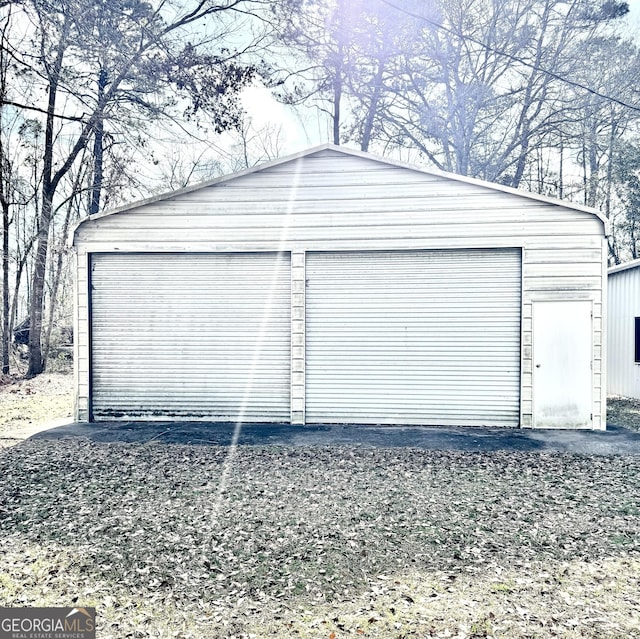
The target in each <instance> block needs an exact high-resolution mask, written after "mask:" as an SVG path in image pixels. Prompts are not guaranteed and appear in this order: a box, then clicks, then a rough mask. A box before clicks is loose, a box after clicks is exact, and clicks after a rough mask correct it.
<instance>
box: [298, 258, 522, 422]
mask: <svg viewBox="0 0 640 639" xmlns="http://www.w3.org/2000/svg"><path fill="white" fill-rule="evenodd" d="M306 269H307V271H306V277H307V293H306V309H307V310H306V314H307V325H306V346H307V350H306V415H307V422H308V423H323V422H326V423H349V422H353V423H364V424H378V423H379V424H426V425H471V426H472V425H505V426H517V425H518V423H519V412H520V316H521V301H520V300H521V254H520V250H519V249H508V250H437V251H436V250H434V251H390V252H376V251H371V252H344V253H343V252H340V253H320V252H317V253H308V254H307V265H306Z"/></svg>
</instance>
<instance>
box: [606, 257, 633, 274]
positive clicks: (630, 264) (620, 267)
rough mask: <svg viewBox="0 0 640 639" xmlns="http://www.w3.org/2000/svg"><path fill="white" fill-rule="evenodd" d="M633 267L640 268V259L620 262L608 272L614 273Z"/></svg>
mask: <svg viewBox="0 0 640 639" xmlns="http://www.w3.org/2000/svg"><path fill="white" fill-rule="evenodd" d="M632 268H640V260H632V261H631V262H626V263H625V264H618V266H612V267H611V268H610V269H609V270H608V271H607V273H608V274H609V275H613V274H614V273H620V272H622V271H628V270H630V269H632Z"/></svg>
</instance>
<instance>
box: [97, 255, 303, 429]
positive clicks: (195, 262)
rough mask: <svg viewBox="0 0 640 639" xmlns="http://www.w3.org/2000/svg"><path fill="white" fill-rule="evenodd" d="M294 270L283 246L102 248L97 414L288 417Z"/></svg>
mask: <svg viewBox="0 0 640 639" xmlns="http://www.w3.org/2000/svg"><path fill="white" fill-rule="evenodd" d="M290 277H291V276H290V256H289V255H285V256H281V255H277V254H275V253H274V254H271V253H269V254H258V253H253V254H248V253H247V254H237V253H236V254H124V255H119V254H118V255H114V254H98V255H94V256H93V257H92V260H91V388H92V392H91V410H92V416H93V419H95V420H104V419H127V418H144V419H153V418H155V419H171V418H182V419H216V420H225V421H226V420H229V421H236V420H243V421H281V420H287V421H288V420H289V416H290V414H289V397H290V390H289V389H290V384H289V382H290V368H291V367H290V352H291V345H290V295H291V285H290V281H291V280H290Z"/></svg>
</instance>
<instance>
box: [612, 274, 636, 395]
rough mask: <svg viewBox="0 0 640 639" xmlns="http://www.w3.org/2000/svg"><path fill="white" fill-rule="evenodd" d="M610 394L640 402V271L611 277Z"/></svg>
mask: <svg viewBox="0 0 640 639" xmlns="http://www.w3.org/2000/svg"><path fill="white" fill-rule="evenodd" d="M608 310H609V316H608V319H607V322H608V340H609V343H608V366H607V376H608V382H607V384H608V389H607V390H608V392H609V393H611V394H612V395H622V396H625V397H634V398H636V399H640V364H636V363H635V358H634V355H635V318H636V317H640V268H632V269H629V270H627V271H620V272H618V273H612V274H610V275H609V299H608Z"/></svg>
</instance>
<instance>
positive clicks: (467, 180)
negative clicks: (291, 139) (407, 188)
mask: <svg viewBox="0 0 640 639" xmlns="http://www.w3.org/2000/svg"><path fill="white" fill-rule="evenodd" d="M326 150H330V151H334V152H337V153H342V154H344V155H351V156H354V157H359V158H364V159H368V160H373V161H375V162H380V163H383V164H387V165H389V166H394V167H398V168H403V169H407V170H410V171H416V172H418V173H424V174H426V175H431V176H437V177H441V178H443V179H447V180H453V181H456V182H461V183H464V184H471V185H475V186H479V187H483V188H486V189H491V190H494V191H500V192H503V193H509V194H512V195H517V196H519V197H522V198H526V199H530V200H536V201H538V202H544V203H546V204H552V205H555V206H559V207H562V208H565V209H571V210H574V211H581V212H583V213H588V214H590V215H593V216H595V217H597V218H598V219H599V220H600V221H601V222H602V224H603V225H604V230H605V235H608V227H609V223H608V220H607V218H606V217H605V216H604V215H603V214H602V213H601V212H600V211H599V210H597V209H595V208H592V207H588V206H583V205H581V204H576V203H574V202H568V201H566V200H559V199H557V198H551V197H547V196H545V195H538V194H537V193H531V192H529V191H522V190H520V189H514V188H512V187H509V186H504V185H502V184H495V183H493V182H487V181H485V180H478V179H476V178H471V177H466V176H462V175H457V174H455V173H447V172H446V171H440V170H439V169H435V168H429V169H425V168H422V167H418V166H415V165H413V164H408V163H406V162H400V161H398V160H391V159H389V158H383V157H380V156H378V155H374V154H372V153H368V152H365V151H357V150H355V149H349V148H347V147H344V146H338V145H335V144H330V143H327V144H321V145H319V146H315V147H312V148H310V149H306V150H304V151H299V152H298V153H293V154H291V155H288V156H286V157H283V158H278V159H276V160H271V161H268V162H265V163H263V164H259V165H257V166H254V167H251V168H249V169H244V170H242V171H238V172H236V173H231V174H229V175H222V176H220V177H217V178H214V179H212V180H207V181H205V182H200V183H198V184H193V185H191V186H187V187H185V188H182V189H178V190H176V191H168V192H165V193H160V194H158V195H155V196H152V197H150V198H146V199H144V200H140V201H137V202H132V203H130V204H125V205H123V206H120V207H117V208H114V209H110V210H108V211H103V212H101V213H96V214H95V215H89V216H88V217H85V218H83V219H82V220H80V221H79V222H77V223H76V225H75V226H74V227H73V228H72V229H71V232H70V234H69V243H70V244H72V243H73V237H74V236H75V232H76V230H77V229H78V227H79V226H80V225H82V224H83V223H84V222H87V221H89V220H97V219H100V218H103V217H107V216H111V215H116V214H119V213H125V212H127V211H130V210H132V209H136V208H139V207H142V206H146V205H148V204H154V203H156V202H161V201H163V200H168V199H172V198H176V197H180V196H181V195H183V194H185V193H191V192H193V191H197V190H199V189H205V188H209V187H212V186H216V185H217V184H223V183H226V182H229V181H232V180H235V179H237V178H240V177H244V176H246V175H251V174H253V173H258V172H260V171H264V170H266V169H270V168H272V167H276V166H280V165H282V164H286V163H287V162H294V161H296V160H298V159H300V158H304V157H309V156H312V155H314V154H316V153H320V152H322V151H326Z"/></svg>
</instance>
